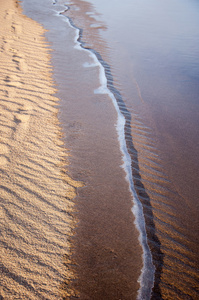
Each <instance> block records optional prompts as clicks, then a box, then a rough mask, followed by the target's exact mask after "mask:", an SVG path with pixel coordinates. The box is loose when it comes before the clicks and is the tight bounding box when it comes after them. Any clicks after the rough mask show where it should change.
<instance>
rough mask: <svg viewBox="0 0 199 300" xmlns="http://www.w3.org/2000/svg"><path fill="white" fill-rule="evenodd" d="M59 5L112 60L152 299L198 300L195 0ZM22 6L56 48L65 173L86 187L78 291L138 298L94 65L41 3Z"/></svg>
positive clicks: (122, 194) (134, 254)
mask: <svg viewBox="0 0 199 300" xmlns="http://www.w3.org/2000/svg"><path fill="white" fill-rule="evenodd" d="M45 3H47V4H51V3H50V1H46V2H45ZM58 3H60V4H63V1H60V2H59V1H58ZM26 4H27V5H29V7H28V6H27V7H26ZM34 5H35V8H34ZM67 5H68V6H69V7H70V9H69V10H68V11H67V12H66V13H65V15H66V16H69V17H70V18H72V21H73V23H74V24H75V25H76V26H78V27H79V28H82V29H83V33H82V36H81V40H82V41H84V42H85V47H87V48H91V49H94V50H95V51H97V53H98V55H100V56H101V57H102V59H103V61H104V62H105V63H107V64H108V66H109V68H108V71H107V74H106V75H107V78H108V79H109V82H110V81H111V82H112V83H113V85H112V86H114V91H115V96H116V98H117V100H118V101H121V100H122V101H121V103H120V109H121V111H122V112H123V114H124V116H125V117H126V120H127V123H126V127H125V132H126V135H125V138H126V142H127V147H128V151H129V154H130V155H131V160H132V175H133V178H134V185H135V188H136V193H137V195H138V197H139V199H140V202H141V203H142V205H143V211H144V214H145V223H146V230H147V236H148V244H149V247H150V249H151V253H152V256H153V263H154V265H155V267H156V273H155V285H154V289H153V294H152V298H154V299H197V298H198V284H197V280H198V255H197V248H198V231H197V229H198V203H197V199H198V188H199V185H198V175H199V174H198V170H199V168H198V167H199V166H198V161H199V160H198V153H199V152H198V150H199V144H198V141H199V136H198V132H199V131H198V128H199V124H198V120H199V118H198V117H199V116H198V112H199V110H198V104H199V103H198V92H199V90H198V76H199V74H198V64H199V57H198V51H197V49H198V46H199V38H198V37H199V34H198V33H199V32H198V30H199V29H198V28H199V27H198V22H199V21H198V20H199V18H198V17H199V16H198V14H199V13H198V10H197V8H198V3H197V2H195V1H192V2H191V3H190V2H188V1H183V2H182V1H181V2H180V1H175V2H173V1H172V2H171V1H170V2H167V3H159V2H158V1H152V2H150V5H149V3H148V2H143V1H142V2H140V1H127V0H126V1H124V2H123V3H122V5H121V2H120V1H109V2H107V1H106V2H105V1H101V0H100V1H98V0H95V1H87V2H85V1H70V2H69V3H67ZM24 6H25V8H26V11H28V9H29V8H31V9H30V12H31V14H32V16H34V17H36V18H37V20H38V21H40V22H41V23H45V25H46V26H47V28H50V29H51V31H50V32H49V33H47V37H48V39H49V40H50V42H51V43H52V47H53V48H54V49H55V50H56V49H59V51H58V52H56V51H55V52H54V54H53V63H54V76H55V77H54V78H55V80H56V82H57V85H58V89H59V92H58V96H59V98H60V99H62V102H61V107H60V108H61V114H60V118H61V120H62V124H63V128H64V132H65V140H66V145H67V146H68V147H69V149H70V150H71V160H70V161H71V166H70V171H71V172H72V173H73V174H74V176H75V177H76V178H77V179H81V180H83V181H84V182H85V183H86V185H87V188H85V189H83V190H81V191H80V192H79V196H78V197H77V212H78V213H77V215H78V218H79V222H80V223H79V224H80V226H79V227H78V229H77V235H76V236H77V238H76V240H75V242H74V244H75V261H76V262H78V265H79V266H78V267H77V268H76V269H75V270H76V271H77V277H78V278H79V283H77V289H78V290H79V292H80V295H81V296H80V298H81V299H84V297H88V299H90V298H91V299H92V297H94V299H103V297H105V296H106V299H120V297H123V298H124V299H132V298H133V299H134V298H135V297H136V294H137V289H138V285H136V284H135V283H136V281H137V279H138V276H139V275H140V270H141V266H142V263H141V257H142V249H141V248H140V247H139V243H138V233H137V235H136V230H135V226H134V224H133V221H134V219H133V215H131V214H130V212H131V206H132V204H131V203H132V202H131V200H132V199H131V195H130V193H129V191H128V184H127V183H126V184H125V181H124V180H123V179H124V177H125V173H124V172H123V171H122V172H121V168H120V165H121V164H122V156H121V153H120V151H119V143H118V140H117V134H116V130H115V128H114V124H115V123H116V120H117V114H116V112H115V110H114V108H113V105H112V103H111V102H110V99H108V98H107V96H103V97H102V95H96V94H94V90H95V89H97V88H98V87H99V70H98V69H97V68H85V66H86V65H85V62H86V63H88V62H92V60H91V61H90V59H89V56H88V54H87V53H85V52H83V51H81V52H78V53H77V52H75V50H74V44H71V40H74V35H75V34H74V31H73V30H72V31H70V30H69V29H68V27H67V26H66V28H65V29H64V27H63V23H62V24H61V23H59V22H58V21H56V20H55V19H53V22H52V18H51V10H50V9H49V7H50V6H48V5H47V6H46V7H45V5H43V7H42V14H39V13H38V9H37V8H39V7H40V9H41V5H40V3H39V2H38V3H37V1H34V3H31V5H30V4H29V2H28V1H27V0H26V1H25V0H24ZM51 6H52V5H51ZM55 7H57V8H55ZM54 9H57V10H58V11H59V10H60V9H62V7H60V8H59V6H55V5H54ZM56 22H57V23H56ZM48 26H49V27H48ZM59 26H60V27H59ZM64 26H65V25H64ZM53 27H54V28H58V29H59V30H58V31H57V32H59V38H58V37H57V36H56V35H57V32H56V31H52V28H53ZM60 44H62V45H61V47H60ZM71 53H73V54H74V55H71ZM67 58H68V61H67ZM82 67H83V69H82ZM112 86H111V85H110V88H111V87H112ZM71 87H72V89H71ZM76 87H78V88H76ZM113 195H114V197H113ZM113 198H114V199H113ZM102 199H103V201H102ZM121 199H124V201H121ZM99 203H100V204H99ZM88 216H89V217H88ZM127 216H128V218H127ZM100 240H101V241H100ZM127 241H129V242H128V243H127ZM122 245H126V247H125V249H124V248H123V246H122ZM132 249H133V250H132ZM92 253H93V254H92ZM116 258H117V259H116ZM124 258H125V259H127V260H126V262H128V263H125V264H124ZM139 258H140V260H139ZM114 260H115V261H114ZM113 261H114V262H113ZM135 261H136V263H135ZM135 270H136V273H134V272H135ZM114 273H115V274H114ZM133 273H134V277H132V274H133ZM124 274H125V275H124ZM176 274H180V275H179V276H178V278H177V280H176ZM131 277H132V278H131ZM130 278H131V279H130ZM86 279H87V280H86ZM85 280H86V284H85ZM116 285H117V290H116V289H115V286H116ZM82 295H83V296H82ZM89 297H90V298H89ZM85 299H87V298H85Z"/></svg>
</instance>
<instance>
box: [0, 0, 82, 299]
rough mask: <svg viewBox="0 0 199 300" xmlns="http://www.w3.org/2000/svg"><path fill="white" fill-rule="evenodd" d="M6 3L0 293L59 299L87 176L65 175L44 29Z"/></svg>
mask: <svg viewBox="0 0 199 300" xmlns="http://www.w3.org/2000/svg"><path fill="white" fill-rule="evenodd" d="M0 6H1V10H0V23H1V31H0V52H1V55H0V64H1V74H0V98H1V100H0V114H1V119H0V176H1V181H0V218H1V221H0V231H1V237H0V244H1V245H0V260H1V262H0V273H1V276H0V298H1V299H60V298H62V297H61V296H63V293H65V295H66V293H69V290H68V291H67V292H63V291H62V290H63V289H62V283H63V282H64V280H65V277H66V276H67V278H68V279H71V278H73V274H72V272H71V271H69V270H67V268H66V267H64V265H63V257H64V256H65V257H66V255H68V254H70V242H69V239H70V236H71V235H72V234H73V228H74V224H75V220H74V217H73V214H72V212H73V205H74V203H73V198H74V197H75V195H76V188H77V187H78V186H81V185H82V184H81V183H80V182H76V181H73V180H72V179H70V177H69V176H68V175H66V174H67V172H66V165H67V155H68V154H67V150H66V149H65V148H64V146H63V142H62V132H61V129H60V124H59V122H58V118H57V113H58V108H57V104H58V98H56V97H55V96H54V94H55V92H56V90H55V87H54V83H53V80H52V67H51V65H50V49H49V45H48V44H47V42H46V40H45V38H44V32H45V31H44V29H43V28H42V26H41V25H39V24H38V23H36V22H35V21H33V20H31V19H29V18H27V17H25V16H24V15H22V11H21V8H20V6H19V4H18V3H17V2H16V1H13V0H7V1H4V0H1V1H0ZM67 263H68V264H70V260H68V262H67ZM73 293H74V291H70V295H71V294H73Z"/></svg>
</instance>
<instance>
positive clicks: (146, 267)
mask: <svg viewBox="0 0 199 300" xmlns="http://www.w3.org/2000/svg"><path fill="white" fill-rule="evenodd" d="M56 4H57V5H59V8H60V7H61V6H60V4H58V1H56V3H55V2H54V5H56ZM62 7H63V10H62V11H59V12H58V11H55V14H56V15H57V16H59V17H61V18H62V19H63V21H64V22H66V23H67V24H68V25H69V26H70V27H71V28H73V29H74V31H75V37H74V48H75V49H78V50H80V51H86V52H87V53H88V55H89V56H90V57H91V58H92V60H93V63H87V62H86V63H84V65H83V66H84V67H85V68H90V67H96V66H98V67H99V80H100V85H99V87H98V88H97V89H95V90H94V93H95V94H107V95H108V96H109V97H110V98H111V100H112V103H113V105H114V107H115V110H116V112H117V123H116V125H115V126H116V130H117V134H118V140H119V144H120V150H121V153H122V156H123V165H122V167H123V168H124V170H125V173H126V180H127V181H128V183H129V189H130V192H131V194H132V200H133V208H132V213H133V215H134V217H135V226H136V228H137V230H138V231H139V242H140V244H141V247H142V250H143V253H142V259H143V267H142V269H141V274H140V276H139V279H138V282H139V284H140V289H139V290H138V295H137V299H138V300H144V299H146V300H147V299H150V298H151V292H152V288H153V285H154V273H155V267H154V265H153V262H152V255H151V252H150V249H149V246H148V243H147V234H146V228H145V219H144V213H143V207H142V204H141V202H140V200H139V199H138V195H137V193H136V191H135V187H134V182H133V176H132V167H131V157H130V154H129V152H128V148H127V144H126V139H125V125H126V118H125V116H124V115H123V114H122V112H121V111H120V108H119V105H118V102H117V100H116V98H115V96H114V94H113V93H112V91H111V90H110V89H109V88H108V79H107V77H106V72H105V66H104V65H106V64H105V62H104V65H103V60H102V59H101V58H100V57H99V55H98V53H97V52H96V51H95V50H94V49H86V48H84V44H83V42H82V41H81V36H82V30H81V29H80V28H78V27H77V26H75V24H74V23H73V22H72V20H71V19H70V18H69V17H67V16H65V15H63V13H64V12H66V11H67V10H68V8H69V7H68V6H67V5H62ZM113 88H114V87H113ZM115 91H116V89H115Z"/></svg>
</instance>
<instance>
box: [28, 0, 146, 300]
mask: <svg viewBox="0 0 199 300" xmlns="http://www.w3.org/2000/svg"><path fill="white" fill-rule="evenodd" d="M26 3H28V1H25V4H26ZM31 7H32V6H31V5H29V6H28V7H26V6H25V12H26V13H27V14H28V16H32V17H34V18H36V20H37V21H40V22H41V23H43V24H44V27H45V28H47V29H50V31H49V32H47V33H46V37H47V39H48V41H49V42H50V43H51V46H52V49H53V50H54V51H53V52H52V63H53V74H54V75H53V76H54V79H55V82H56V86H57V94H56V96H57V97H58V98H59V99H60V111H59V119H60V121H61V124H62V128H63V136H64V141H65V145H66V147H67V149H69V154H70V155H69V163H70V164H69V166H68V167H67V168H68V170H69V174H70V175H72V176H73V178H75V179H76V180H78V181H82V182H83V183H84V185H85V187H84V188H81V189H79V190H78V196H77V197H76V198H75V210H74V213H73V215H74V216H75V219H76V224H77V226H76V229H75V230H74V236H73V237H71V240H70V242H71V245H72V246H71V253H72V257H71V259H72V264H71V263H70V261H69V262H68V255H66V256H65V259H64V264H65V267H66V269H69V270H71V271H72V272H74V274H75V275H74V278H72V279H71V278H67V277H66V281H65V290H66V299H69V298H70V297H71V299H73V297H75V295H76V296H77V297H79V298H80V299H96V300H97V299H118V300H119V299H129V300H130V299H136V296H137V291H138V289H139V283H138V278H139V276H140V273H141V268H142V248H141V246H140V245H139V241H138V231H137V229H136V228H135V224H134V216H133V213H132V211H131V209H132V205H133V202H132V195H131V194H130V191H129V186H128V182H127V181H126V179H125V172H124V170H123V168H122V167H121V165H122V163H123V162H122V155H121V152H120V146H119V142H118V138H117V133H116V128H115V124H116V120H117V114H116V111H115V109H114V107H113V104H112V102H111V100H110V98H109V97H108V96H106V95H97V94H94V90H95V89H96V88H98V87H99V85H100V81H99V69H98V67H92V68H86V67H84V66H83V64H84V63H85V62H88V63H89V62H91V63H92V62H93V61H92V58H91V57H90V56H89V53H88V52H85V51H80V50H78V49H75V48H74V42H73V40H74V37H75V30H74V29H73V28H70V27H69V26H68V24H66V23H64V22H63V21H62V19H61V18H57V17H55V16H51V17H49V15H48V13H46V11H47V9H46V8H45V5H44V7H43V8H41V13H39V12H37V11H35V9H33V10H32V11H31ZM38 7H39V5H38ZM35 8H36V6H35ZM42 9H43V11H42ZM58 33H59V34H58ZM63 287H64V285H63Z"/></svg>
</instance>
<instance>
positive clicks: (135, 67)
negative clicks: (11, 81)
mask: <svg viewBox="0 0 199 300" xmlns="http://www.w3.org/2000/svg"><path fill="white" fill-rule="evenodd" d="M90 2H91V3H93V4H95V3H94V1H88V2H87V1H81V3H79V2H78V1H75V0H74V1H72V3H71V5H70V10H69V11H68V12H67V13H66V14H67V15H69V16H70V17H71V18H72V19H73V21H74V23H75V24H76V25H77V26H79V27H80V28H83V38H82V40H83V41H85V43H86V46H87V45H88V47H91V48H93V49H95V50H96V51H97V52H99V53H100V54H101V56H102V58H103V59H104V60H105V61H106V62H107V63H108V64H109V66H110V67H111V72H112V74H111V75H112V76H113V82H114V86H115V88H116V89H117V90H118V91H119V92H120V93H121V95H122V98H123V100H124V102H125V103H126V105H127V107H128V110H129V112H130V114H131V134H132V141H131V142H130V143H129V149H133V151H132V152H133V154H132V156H131V157H132V166H133V175H134V183H135V186H136V192H137V194H138V196H139V199H140V201H141V202H142V204H143V208H144V213H145V221H146V224H147V235H148V242H149V246H150V248H151V251H152V255H153V261H154V264H155V266H156V275H155V287H154V290H153V296H152V297H153V299H162V298H163V299H197V298H198V266H199V262H198V228H199V226H198V225H199V224H198V223H199V219H198V209H199V207H198V195H199V190H198V189H199V184H198V178H199V173H198V170H199V168H198V161H199V160H198V150H199V148H198V147H199V144H198V140H199V136H198V126H199V124H198V120H199V118H198V111H199V110H198V104H197V99H198V93H197V91H198V87H197V83H196V80H195V79H194V77H193V78H192V81H191V79H190V78H189V77H186V73H185V74H184V73H183V72H180V70H181V69H180V68H179V70H178V68H177V66H178V65H177V62H175V61H174V68H173V69H172V72H173V73H171V72H170V69H169V68H168V67H167V61H166V60H164V61H163V62H162V61H159V63H160V70H158V66H157V65H154V66H153V65H150V55H152V54H151V53H148V52H147V50H145V49H143V48H141V50H140V56H139V55H138V56H137V57H136V58H137V60H136V58H134V60H133V58H132V56H131V50H132V49H133V48H136V50H137V52H138V53H139V46H140V44H139V43H141V46H143V44H144V45H146V49H150V46H151V44H150V42H149V45H148V44H147V43H145V41H147V34H146V33H145V34H144V33H143V28H145V27H144V25H143V27H142V24H141V25H140V23H139V24H138V27H136V25H137V24H136V22H135V24H134V25H132V27H130V26H131V23H130V24H128V22H126V23H125V20H123V19H121V20H122V22H116V21H117V20H116V19H115V23H114V21H113V22H112V23H111V22H109V21H108V20H104V16H102V17H99V15H98V12H107V11H109V12H110V19H111V20H114V16H117V17H118V20H119V16H120V14H121V11H120V8H119V6H117V5H115V6H114V7H113V6H112V5H111V3H110V6H109V10H108V9H106V8H107V5H106V3H105V2H102V3H101V2H100V5H99V6H97V5H96V6H97V7H98V8H100V9H99V11H98V12H96V10H95V7H94V5H92V4H91V3H90ZM97 3H98V1H97ZM129 3H130V2H129ZM127 5H128V4H127ZM129 5H130V4H129ZM101 6H102V9H101ZM103 6H104V7H103ZM110 8H111V9H110ZM143 8H144V7H143ZM112 9H114V14H113V15H112V11H113V10H112ZM117 9H118V10H117ZM154 9H155V8H154ZM146 10H147V9H146ZM86 12H89V14H87V13H86ZM145 13H146V12H145ZM146 15H147V13H146ZM149 15H150V13H149ZM106 16H107V15H106ZM124 16H125V14H124ZM126 16H127V18H128V17H129V15H128V13H126ZM120 17H121V18H122V16H120ZM136 17H138V18H139V19H140V20H143V24H144V19H143V16H142V13H141V15H140V17H139V15H138V16H136V15H135V16H134V18H135V19H136ZM129 18H130V17H129ZM96 19H99V21H98V20H96ZM103 20H104V23H103ZM129 20H130V19H129ZM131 21H132V22H133V20H132V18H131ZM123 22H124V24H126V25H127V26H128V25H129V28H128V27H127V28H128V30H127V31H125V34H124V32H122V30H120V27H121V28H123V27H122V25H123ZM151 22H152V21H151ZM92 24H95V26H91V25H92ZM110 24H111V25H110ZM112 24H115V27H114V26H113V27H111V31H109V29H110V28H109V27H108V26H109V25H110V26H112ZM139 26H140V27H139ZM98 29H99V30H98ZM101 29H102V30H101ZM103 29H107V30H105V31H103ZM173 31H174V32H175V28H174V30H173ZM130 32H131V34H130V35H129V33H130ZM146 32H147V28H146ZM133 34H134V40H133ZM140 34H141V36H142V37H143V40H142V39H141V38H140V37H139V35H140ZM131 38H132V42H131V44H130V43H129V44H127V43H126V40H131ZM164 38H165V36H164V35H162V41H163V40H164ZM136 39H137V40H136ZM142 43H143V44H142ZM159 43H160V45H161V39H160V41H159ZM127 45H130V46H132V48H129V49H127V48H125V47H127ZM160 45H159V44H157V49H158V47H160ZM147 46H148V48H147ZM152 49H153V48H152ZM142 51H143V52H144V51H145V52H146V55H145V56H146V58H145V60H144V59H143V61H142V59H141V56H142ZM162 51H163V53H164V49H162ZM132 53H134V52H133V51H132ZM135 53H136V51H135ZM147 53H148V54H147ZM155 53H156V52H155ZM159 60H160V58H159ZM139 63H140V69H141V70H142V68H143V70H144V71H143V72H142V71H140V69H139ZM161 63H162V65H161ZM178 63H179V61H178ZM163 67H164V68H163ZM175 67H176V69H175ZM184 68H185V67H184ZM188 71H189V72H191V70H188ZM188 71H187V72H188ZM155 72H157V74H156V73H155ZM158 72H159V73H158ZM155 76H156V77H155ZM135 150H136V151H135ZM176 274H180V276H178V277H177V280H176Z"/></svg>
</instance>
